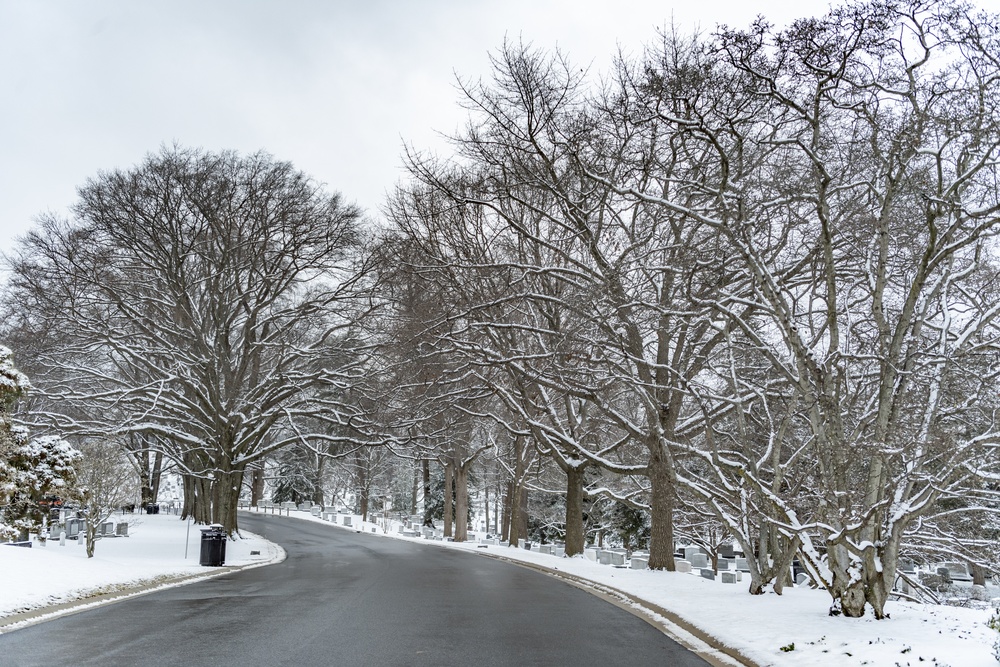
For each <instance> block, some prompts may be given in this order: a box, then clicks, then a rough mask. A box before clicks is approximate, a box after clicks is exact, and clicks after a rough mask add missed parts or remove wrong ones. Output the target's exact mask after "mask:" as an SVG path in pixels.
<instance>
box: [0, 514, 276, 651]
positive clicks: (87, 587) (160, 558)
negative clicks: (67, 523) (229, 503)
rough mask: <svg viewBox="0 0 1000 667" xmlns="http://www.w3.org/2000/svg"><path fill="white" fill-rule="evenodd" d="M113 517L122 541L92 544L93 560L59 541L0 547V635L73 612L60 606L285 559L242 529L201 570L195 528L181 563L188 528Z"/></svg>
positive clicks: (72, 543)
mask: <svg viewBox="0 0 1000 667" xmlns="http://www.w3.org/2000/svg"><path fill="white" fill-rule="evenodd" d="M114 520H122V521H126V522H128V524H129V527H128V537H106V538H102V539H100V540H98V542H97V544H96V546H95V549H94V557H93V558H87V553H86V549H85V548H84V546H83V545H81V544H80V543H79V542H78V541H77V540H66V545H65V546H60V545H59V540H58V539H50V540H48V541H47V543H46V545H45V546H41V545H40V544H39V543H38V542H37V541H35V542H34V543H33V544H32V547H31V548H30V549H28V548H23V547H13V546H0V632H5V631H8V630H11V629H14V628H16V627H19V625H20V624H19V623H16V622H15V621H18V620H19V619H22V618H23V619H26V620H27V621H28V622H35V621H37V620H40V618H41V617H42V616H40V615H44V614H45V613H46V612H47V611H49V610H55V609H58V610H60V611H62V610H63V609H62V608H64V607H66V606H72V607H73V609H74V610H77V609H79V608H80V607H79V606H77V605H66V603H73V602H79V603H80V604H85V603H87V602H89V601H93V600H94V599H95V598H98V597H100V598H101V600H106V599H108V598H112V599H113V598H116V597H120V596H125V595H129V594H134V593H135V592H136V590H137V589H141V590H148V589H149V588H151V587H153V588H158V587H165V586H176V585H179V584H180V583H186V582H188V581H191V580H194V579H197V578H201V577H205V576H211V575H213V574H219V573H222V572H227V571H231V570H232V569H233V567H250V566H254V565H266V564H268V563H271V562H276V561H278V560H281V559H283V558H284V555H285V554H284V551H283V550H282V549H281V548H280V547H279V546H277V545H275V544H272V543H270V542H267V541H266V540H264V539H263V538H262V537H259V536H257V535H254V534H252V533H248V532H246V531H243V532H242V535H241V539H238V540H229V541H228V542H227V543H226V561H225V567H203V566H201V565H199V557H200V544H201V532H200V528H201V527H199V526H197V525H194V524H191V526H190V543H189V544H188V546H187V558H185V555H184V553H185V539H186V538H187V536H188V524H187V522H186V521H181V520H180V519H179V518H178V517H177V516H173V515H169V514H153V515H145V514H142V515H140V514H128V515H124V516H122V515H115V517H114ZM251 551H256V552H259V553H258V554H254V555H251ZM109 594H111V595H109ZM56 613H58V611H57V612H56Z"/></svg>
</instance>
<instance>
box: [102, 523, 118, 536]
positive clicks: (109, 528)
mask: <svg viewBox="0 0 1000 667" xmlns="http://www.w3.org/2000/svg"><path fill="white" fill-rule="evenodd" d="M100 533H101V535H114V534H115V524H113V523H111V522H110V521H106V522H104V523H102V524H101V529H100Z"/></svg>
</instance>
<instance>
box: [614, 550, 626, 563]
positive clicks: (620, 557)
mask: <svg viewBox="0 0 1000 667" xmlns="http://www.w3.org/2000/svg"><path fill="white" fill-rule="evenodd" d="M611 564H612V565H617V566H619V567H624V566H625V552H624V551H612V552H611Z"/></svg>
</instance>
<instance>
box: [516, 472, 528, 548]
mask: <svg viewBox="0 0 1000 667" xmlns="http://www.w3.org/2000/svg"><path fill="white" fill-rule="evenodd" d="M517 504H518V508H517V536H516V539H515V540H514V543H515V544H517V540H527V539H528V489H527V488H526V487H524V486H521V489H520V493H519V494H518V503H517Z"/></svg>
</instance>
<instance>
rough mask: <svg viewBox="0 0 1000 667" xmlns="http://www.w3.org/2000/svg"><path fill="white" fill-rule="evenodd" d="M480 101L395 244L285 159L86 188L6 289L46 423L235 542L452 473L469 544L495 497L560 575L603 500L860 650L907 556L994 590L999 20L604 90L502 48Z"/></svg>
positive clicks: (415, 154)
mask: <svg viewBox="0 0 1000 667" xmlns="http://www.w3.org/2000/svg"><path fill="white" fill-rule="evenodd" d="M460 84H461V85H460V89H461V95H462V100H461V103H462V104H463V106H464V107H465V108H467V109H468V111H469V115H468V123H467V125H466V126H465V128H464V129H463V130H462V131H460V132H458V133H457V134H456V135H455V136H454V137H452V141H451V144H450V145H451V152H450V153H448V154H445V155H443V156H439V155H431V154H427V153H423V152H420V151H419V150H416V149H410V150H408V151H407V153H406V156H405V162H406V165H407V168H408V172H409V178H408V179H407V180H406V181H404V182H403V183H402V184H400V185H399V187H398V188H397V189H396V190H395V192H394V193H393V194H392V195H391V196H390V197H389V199H388V201H387V203H386V205H385V207H384V218H385V220H384V221H383V224H381V225H378V226H375V225H367V224H363V221H362V218H361V213H360V212H359V211H358V210H356V209H355V208H354V207H352V206H349V205H346V204H344V203H343V202H342V201H341V199H340V197H339V196H338V195H331V194H328V193H327V192H326V191H325V189H324V188H323V187H321V186H319V185H317V184H316V183H314V182H313V181H312V180H310V179H309V178H308V177H306V176H305V175H303V174H301V173H299V172H297V171H295V170H294V168H292V167H291V166H290V165H288V164H287V163H282V162H277V161H275V160H274V159H273V158H271V157H270V156H267V155H266V154H258V155H253V156H248V157H240V156H237V155H235V154H232V153H221V154H211V153H206V152H203V151H196V150H189V149H182V148H178V147H168V148H164V149H163V150H161V152H160V153H159V154H157V155H152V156H150V157H149V158H148V159H147V160H146V162H145V163H144V164H142V165H140V166H138V167H136V168H134V169H131V170H121V171H114V172H109V173H105V174H101V175H99V176H98V177H96V178H95V179H93V180H91V181H90V182H88V183H87V184H86V185H84V186H83V187H82V188H81V190H80V199H79V202H78V204H77V205H76V207H75V208H74V210H73V216H74V218H73V220H72V221H71V222H66V221H61V220H58V219H54V218H50V219H46V220H43V221H42V223H41V225H40V226H39V228H38V229H37V230H36V231H34V232H32V233H31V234H29V235H28V236H27V237H26V238H25V239H24V240H23V242H22V244H21V246H20V247H19V250H18V252H17V253H16V254H15V255H14V256H13V257H12V258H11V259H10V262H9V263H10V267H11V269H12V279H11V280H10V282H9V284H8V286H7V288H6V291H5V302H6V312H5V326H4V331H3V336H4V340H5V341H7V342H8V344H9V345H11V346H12V347H14V349H16V350H17V351H18V354H19V355H20V356H19V359H22V360H23V359H27V360H29V361H27V362H25V361H21V362H20V363H21V364H22V365H23V366H27V367H28V368H29V371H30V374H31V377H32V378H33V379H36V382H37V383H38V384H39V386H40V387H42V393H43V396H44V399H39V401H38V405H37V406H34V407H33V409H32V410H31V413H30V414H31V415H33V417H32V418H33V419H38V420H40V421H42V422H44V423H46V424H48V425H49V426H51V427H53V428H58V429H61V430H63V431H66V432H72V433H74V434H77V436H78V437H114V438H118V439H119V440H120V441H121V444H122V446H123V447H125V448H127V449H130V451H132V452H133V453H135V454H137V455H138V454H145V455H146V459H145V460H143V462H142V466H144V467H148V465H149V460H150V456H149V455H150V453H156V454H162V455H164V456H167V457H168V458H169V459H170V461H172V462H173V464H174V465H177V466H178V467H179V469H180V470H181V472H182V473H183V474H184V478H185V480H186V481H185V485H186V486H185V503H186V511H187V512H190V513H191V514H193V515H194V516H195V518H197V519H200V520H206V521H207V520H213V521H217V522H219V523H223V524H224V525H225V526H226V527H227V529H229V530H232V529H235V527H236V514H235V505H236V501H237V499H238V497H239V494H240V490H241V488H242V487H243V485H244V481H245V480H244V477H245V476H246V475H247V474H248V471H249V474H250V476H251V478H252V477H253V476H254V474H255V472H254V471H256V470H259V469H260V464H261V463H262V462H263V461H265V460H269V459H271V460H273V459H275V458H277V459H280V460H281V461H283V462H284V463H283V464H284V465H285V466H286V468H287V470H288V471H289V475H291V472H292V471H294V470H306V469H311V470H315V469H316V468H319V467H321V466H322V465H324V464H323V463H320V462H321V461H327V460H330V457H336V458H335V459H334V460H335V461H342V462H343V461H347V462H349V463H350V465H351V466H352V470H353V471H354V473H353V475H352V480H353V481H352V482H351V483H352V484H354V485H355V488H356V490H357V491H358V492H359V495H361V496H363V497H364V499H365V504H366V505H367V503H368V499H369V494H370V493H371V492H372V491H373V486H372V482H373V480H374V479H375V478H376V477H378V475H380V474H382V475H383V476H384V475H385V473H384V472H383V473H380V472H379V470H380V469H382V470H383V471H384V470H391V469H402V470H406V471H407V472H406V473H405V474H404V475H402V477H403V481H402V486H404V487H408V486H409V485H410V484H411V483H412V485H413V486H412V489H413V495H414V497H415V495H416V490H417V486H420V485H422V486H423V487H424V489H423V490H424V492H425V496H426V495H427V491H428V490H429V483H430V479H429V478H430V471H431V466H430V463H431V462H434V463H435V464H436V465H435V466H434V467H435V468H437V467H438V466H439V467H440V468H441V469H442V470H443V475H442V479H441V482H442V483H443V485H444V490H443V494H442V503H443V505H444V507H443V509H442V512H443V516H444V517H445V521H446V523H445V525H446V527H447V529H448V531H449V533H450V532H452V521H454V532H453V536H454V537H455V539H459V540H461V539H465V537H466V533H467V531H468V524H467V518H468V513H469V512H468V509H469V508H468V503H469V495H470V494H469V485H470V476H471V478H472V479H473V480H474V482H473V483H474V484H478V485H479V487H480V488H481V489H483V490H484V491H485V492H487V493H489V492H490V491H489V490H491V489H492V493H493V503H494V505H493V509H492V511H493V520H494V523H502V526H503V529H502V533H503V536H504V538H505V539H507V540H508V541H511V542H513V543H516V541H517V539H518V538H519V537H525V536H526V532H527V525H528V522H529V518H532V517H531V516H530V514H531V513H532V512H534V514H535V516H534V519H535V520H536V521H537V520H538V519H539V516H538V513H539V512H538V508H537V506H535V508H534V509H530V508H531V506H530V504H529V500H528V493H529V491H530V493H531V494H532V496H533V497H537V496H539V495H541V496H543V497H548V498H555V499H556V509H555V511H554V510H553V508H552V507H551V503H550V507H548V508H547V509H546V510H544V511H545V513H546V516H547V518H546V521H548V522H549V527H550V528H552V529H553V530H554V533H555V534H557V535H559V536H560V537H562V538H563V539H565V543H566V552H567V554H569V555H573V554H578V553H580V552H581V551H582V549H583V546H584V543H585V539H586V530H587V528H586V525H587V521H588V516H587V515H588V513H589V512H590V511H591V510H592V509H593V507H594V499H595V498H604V499H608V500H609V501H610V502H612V503H613V504H614V507H616V508H617V509H616V511H618V512H619V513H622V512H624V513H626V514H627V515H628V518H629V521H633V522H634V520H635V518H636V517H639V521H638V522H639V523H640V524H641V523H644V522H648V524H647V528H648V548H649V552H650V559H649V564H650V566H651V567H653V568H656V569H667V570H672V569H674V567H675V563H674V558H675V557H674V549H675V542H676V541H677V539H678V538H680V537H684V538H685V539H689V540H690V539H697V540H700V541H701V542H703V543H705V544H708V545H710V546H713V547H714V546H718V545H719V544H721V543H722V542H726V541H732V542H735V543H736V544H737V545H738V546H739V547H740V549H741V550H742V551H743V553H744V554H745V555H746V557H747V561H748V566H749V569H750V571H751V582H750V592H751V593H761V592H763V590H764V587H765V586H772V587H773V589H774V590H777V591H779V592H780V590H781V587H782V586H784V585H786V584H787V578H788V574H787V572H788V569H789V565H790V564H791V562H792V560H793V559H798V560H800V561H801V563H802V565H803V567H804V568H805V569H806V570H807V572H808V573H809V575H810V577H811V579H812V580H813V581H815V582H816V583H817V584H819V585H821V586H822V587H824V588H825V589H826V590H828V591H829V592H830V595H831V598H832V601H833V607H834V611H835V612H837V613H843V614H845V615H847V616H861V615H863V614H864V612H865V608H866V605H867V606H870V607H871V609H872V610H873V611H874V614H875V616H876V617H878V618H882V617H883V616H884V615H885V612H884V605H885V602H886V600H887V599H888V597H889V595H890V592H891V591H892V589H893V584H894V582H895V579H896V575H897V569H898V565H899V561H900V559H901V558H903V557H906V558H912V559H918V560H922V561H925V562H933V561H935V560H941V559H943V554H957V555H958V557H960V558H961V559H964V560H967V561H969V562H971V563H974V564H976V565H977V566H978V567H981V568H985V569H988V570H991V571H996V568H997V566H998V563H997V562H996V556H995V544H996V541H995V540H996V526H995V514H996V510H997V507H998V503H997V481H996V480H997V479H998V474H1000V470H998V458H997V452H996V448H995V446H996V443H997V427H996V425H995V414H996V410H997V407H998V405H997V400H998V399H997V397H998V391H997V389H998V383H997V364H998V361H1000V356H998V348H997V333H998V328H997V316H998V313H1000V306H998V305H997V302H998V299H997V296H998V286H1000V281H998V268H1000V264H998V261H997V260H998V256H997V252H996V250H997V245H996V243H995V240H994V239H995V235H996V232H997V231H998V230H1000V196H998V195H1000V193H998V183H1000V181H998V164H1000V125H998V124H1000V113H998V111H1000V110H998V102H1000V39H998V19H997V17H996V16H994V15H988V14H985V13H982V12H977V11H976V10H974V9H973V8H971V7H969V6H965V5H961V4H958V3H951V2H945V3H926V2H916V1H913V2H911V1H906V2H902V1H899V2H897V1H890V2H880V3H868V4H850V5H844V6H841V7H837V8H834V9H832V10H831V11H830V12H829V13H828V14H827V15H825V16H822V17H818V18H811V19H803V20H800V21H797V22H794V23H792V24H791V25H790V26H788V27H786V28H783V29H776V28H774V27H773V26H771V25H770V24H768V23H767V22H766V21H765V20H764V19H760V20H758V21H756V22H754V23H753V24H752V25H750V26H749V27H747V28H745V29H733V28H727V27H720V28H718V29H717V30H716V31H715V32H714V33H712V34H711V35H708V36H690V35H684V34H681V33H680V32H679V31H675V30H667V31H664V32H663V33H661V34H660V35H659V36H658V39H657V40H656V41H655V42H653V43H652V44H651V45H649V46H648V47H647V48H646V50H645V51H644V52H643V53H642V54H641V55H640V56H637V57H634V58H630V57H625V56H622V57H620V58H619V59H618V60H617V62H616V63H615V65H614V67H613V68H612V69H611V71H609V72H606V73H603V76H602V77H601V78H600V79H599V80H596V78H595V77H594V76H592V75H591V74H590V73H588V72H586V71H582V70H580V69H579V68H578V67H577V66H575V65H574V64H573V63H571V62H570V61H569V60H568V58H566V57H564V56H563V55H562V54H560V53H559V52H554V51H547V50H544V49H538V48H535V47H532V46H531V45H525V44H520V43H508V44H505V45H504V46H503V47H502V48H501V49H499V50H498V51H497V52H496V53H495V55H494V59H493V71H492V76H491V77H490V78H489V79H486V80H481V81H462V82H460ZM292 453H295V454H294V455H293V454H292ZM296 457H297V458H296ZM398 458H404V459H408V460H412V461H419V462H420V463H419V464H418V465H417V466H416V468H415V470H416V472H417V474H416V476H414V475H413V474H412V473H413V472H414V469H413V468H407V467H406V466H402V467H400V466H396V467H395V468H393V466H392V463H391V462H392V461H393V460H398ZM135 460H136V461H139V458H136V459H135ZM390 476H391V475H390ZM287 479H290V477H288V478H287ZM477 479H478V481H476V480H477ZM249 481H250V482H253V480H252V479H251V480H249ZM378 483H379V484H382V485H383V488H382V489H381V491H380V492H381V493H382V494H383V495H385V494H387V493H388V491H387V488H388V487H387V483H385V482H383V481H380V482H378ZM250 486H251V487H252V488H254V489H257V491H255V493H259V485H255V484H254V483H251V484H250ZM313 486H314V488H315V485H313ZM397 486H399V484H397ZM501 499H502V501H501ZM452 503H454V506H452ZM414 504H415V503H414ZM501 505H502V507H501ZM486 507H487V508H489V507H490V504H489V501H488V500H487V502H486ZM364 511H365V512H366V513H367V511H368V508H367V507H366V508H365V510H364ZM487 511H489V509H487ZM555 512H558V513H559V514H560V515H561V516H557V517H554V516H553V514H554V513H555ZM498 514H500V515H502V521H501V520H500V517H499V516H498ZM452 517H453V519H452Z"/></svg>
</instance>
